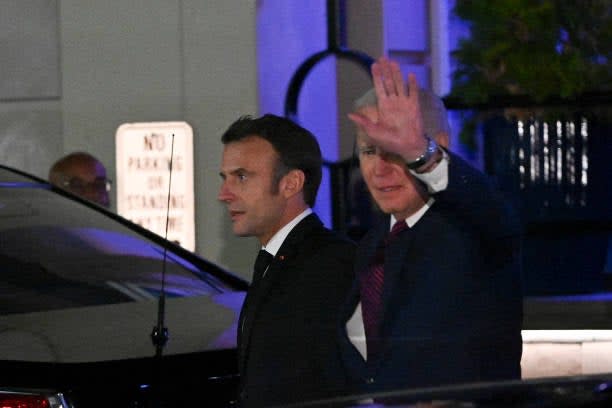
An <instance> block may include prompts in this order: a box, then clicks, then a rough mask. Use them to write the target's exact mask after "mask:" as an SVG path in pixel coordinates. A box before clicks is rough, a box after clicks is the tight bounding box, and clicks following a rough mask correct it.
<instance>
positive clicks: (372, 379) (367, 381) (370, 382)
mask: <svg viewBox="0 0 612 408" xmlns="http://www.w3.org/2000/svg"><path fill="white" fill-rule="evenodd" d="M365 382H366V384H374V378H373V377H368V378H366V380H365Z"/></svg>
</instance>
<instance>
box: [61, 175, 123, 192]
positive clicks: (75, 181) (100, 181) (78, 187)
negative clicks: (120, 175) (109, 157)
mask: <svg viewBox="0 0 612 408" xmlns="http://www.w3.org/2000/svg"><path fill="white" fill-rule="evenodd" d="M62 185H63V186H64V187H65V188H68V189H71V190H74V191H82V192H83V191H94V192H101V191H106V192H107V193H108V192H110V191H111V188H112V186H113V183H112V180H109V179H106V178H97V179H95V180H94V181H91V182H87V181H84V180H82V179H80V178H77V177H73V178H71V179H70V180H66V181H64V182H63V183H62Z"/></svg>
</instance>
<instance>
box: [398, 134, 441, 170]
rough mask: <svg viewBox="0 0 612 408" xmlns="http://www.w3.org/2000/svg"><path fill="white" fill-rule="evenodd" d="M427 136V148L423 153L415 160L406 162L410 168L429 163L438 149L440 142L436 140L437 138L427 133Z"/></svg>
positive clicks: (414, 168)
mask: <svg viewBox="0 0 612 408" xmlns="http://www.w3.org/2000/svg"><path fill="white" fill-rule="evenodd" d="M425 138H426V139H427V148H426V149H425V151H424V152H423V154H422V155H420V156H419V157H418V158H417V159H416V160H415V161H412V162H410V163H406V167H408V168H409V169H410V170H416V169H418V168H419V167H421V166H422V165H424V164H425V163H427V162H428V161H429V159H431V156H432V155H433V154H434V153H435V152H436V150H438V144H437V143H436V142H435V140H433V139H432V138H431V137H429V136H428V135H425Z"/></svg>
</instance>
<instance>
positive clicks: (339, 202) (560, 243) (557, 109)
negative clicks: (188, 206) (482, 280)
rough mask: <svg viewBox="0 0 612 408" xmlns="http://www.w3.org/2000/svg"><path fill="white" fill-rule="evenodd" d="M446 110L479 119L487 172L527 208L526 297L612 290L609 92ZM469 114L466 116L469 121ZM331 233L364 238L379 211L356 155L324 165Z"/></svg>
mask: <svg viewBox="0 0 612 408" xmlns="http://www.w3.org/2000/svg"><path fill="white" fill-rule="evenodd" d="M445 105H446V107H447V109H448V110H449V111H464V112H469V113H470V114H471V116H472V117H477V118H478V126H477V129H478V130H477V131H478V132H481V136H482V141H483V146H482V148H483V149H484V151H483V152H484V171H485V172H486V173H487V174H489V175H490V176H491V177H492V178H494V179H495V180H496V182H497V183H498V185H499V187H500V188H501V189H502V190H503V191H504V192H505V193H506V194H507V195H508V199H509V200H512V201H513V202H514V204H515V205H516V207H517V208H518V209H519V210H520V213H521V216H522V220H523V224H524V231H525V238H524V246H523V253H524V259H523V269H524V276H523V280H524V287H525V293H526V294H527V295H557V294H574V293H594V292H599V291H605V290H609V289H612V288H610V287H608V286H609V284H608V282H609V280H610V279H608V277H610V276H612V270H610V265H609V264H610V256H612V255H611V254H610V251H611V249H610V245H611V242H612V235H611V232H612V188H611V187H612V186H611V184H612V183H611V182H610V180H611V179H612V170H611V169H612V165H611V162H612V94H610V93H607V94H591V95H585V96H584V97H581V98H577V99H574V100H571V101H568V100H561V99H555V100H547V101H544V102H537V103H536V102H534V101H532V100H529V99H526V98H495V102H494V103H491V104H483V105H472V106H468V105H465V104H462V103H461V102H460V101H457V100H451V99H445ZM468 116H469V115H468ZM326 166H327V167H328V169H329V171H330V175H331V180H332V181H331V184H332V196H333V197H334V200H333V204H332V205H333V207H332V222H333V228H334V229H336V230H337V231H340V232H342V233H345V234H346V235H348V236H350V237H352V238H354V239H359V238H360V237H361V236H362V235H363V233H364V232H365V230H367V228H369V226H370V222H371V220H372V217H373V216H374V214H375V213H376V211H378V210H377V209H376V208H375V207H374V206H373V205H372V202H371V200H370V197H369V195H368V193H367V191H366V189H365V187H364V185H363V183H362V182H361V179H360V176H359V171H358V161H357V159H356V158H351V159H347V160H344V161H341V162H336V163H326Z"/></svg>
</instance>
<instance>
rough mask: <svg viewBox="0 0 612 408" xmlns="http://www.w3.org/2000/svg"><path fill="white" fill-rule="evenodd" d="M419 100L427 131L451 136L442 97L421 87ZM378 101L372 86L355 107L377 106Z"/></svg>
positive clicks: (357, 108) (356, 102) (431, 133)
mask: <svg viewBox="0 0 612 408" xmlns="http://www.w3.org/2000/svg"><path fill="white" fill-rule="evenodd" d="M419 102H420V105H421V113H422V114H423V128H424V130H425V133H427V134H428V135H429V136H431V137H434V136H435V135H436V134H438V133H439V132H446V133H447V134H448V135H449V136H450V125H449V123H448V114H447V112H446V107H445V106H444V102H442V99H441V98H440V97H439V96H438V95H436V94H435V93H433V92H432V91H430V90H428V89H423V88H419ZM377 103H378V98H377V97H376V90H375V89H374V88H372V89H370V90H369V91H367V92H366V93H364V94H363V95H362V96H360V97H359V98H357V100H355V103H354V104H353V108H354V109H355V110H359V109H361V108H364V107H366V106H376V105H377Z"/></svg>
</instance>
